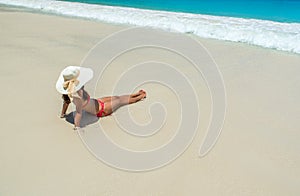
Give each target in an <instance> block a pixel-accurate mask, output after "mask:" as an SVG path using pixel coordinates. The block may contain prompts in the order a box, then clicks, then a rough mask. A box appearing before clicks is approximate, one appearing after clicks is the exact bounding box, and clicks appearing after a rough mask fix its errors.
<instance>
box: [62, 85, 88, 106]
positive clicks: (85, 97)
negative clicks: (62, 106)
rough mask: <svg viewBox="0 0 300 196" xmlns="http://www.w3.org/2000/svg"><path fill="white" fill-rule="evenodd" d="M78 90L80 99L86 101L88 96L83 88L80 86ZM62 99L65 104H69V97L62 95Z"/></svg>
mask: <svg viewBox="0 0 300 196" xmlns="http://www.w3.org/2000/svg"><path fill="white" fill-rule="evenodd" d="M80 90H82V99H83V100H87V99H88V97H89V94H88V93H87V92H86V91H85V90H84V86H82V87H81V89H80ZM62 98H63V100H64V103H67V104H69V103H71V99H70V97H69V95H62Z"/></svg>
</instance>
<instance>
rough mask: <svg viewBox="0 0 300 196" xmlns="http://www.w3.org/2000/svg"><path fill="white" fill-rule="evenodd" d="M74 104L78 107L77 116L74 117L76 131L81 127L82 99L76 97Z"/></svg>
mask: <svg viewBox="0 0 300 196" xmlns="http://www.w3.org/2000/svg"><path fill="white" fill-rule="evenodd" d="M73 102H74V104H75V106H76V114H75V117H74V126H75V127H74V130H76V129H77V128H78V127H80V120H81V116H82V99H80V98H77V97H74V99H73Z"/></svg>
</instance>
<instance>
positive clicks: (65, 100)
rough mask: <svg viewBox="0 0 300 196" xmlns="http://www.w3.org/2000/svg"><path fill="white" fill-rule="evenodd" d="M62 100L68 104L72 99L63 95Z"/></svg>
mask: <svg viewBox="0 0 300 196" xmlns="http://www.w3.org/2000/svg"><path fill="white" fill-rule="evenodd" d="M62 98H63V100H64V103H67V104H69V103H71V99H70V97H69V96H68V95H62Z"/></svg>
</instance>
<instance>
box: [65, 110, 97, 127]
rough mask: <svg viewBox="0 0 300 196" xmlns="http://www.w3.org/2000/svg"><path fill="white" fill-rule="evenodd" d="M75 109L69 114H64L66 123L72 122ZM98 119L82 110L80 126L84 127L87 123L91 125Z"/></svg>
mask: <svg viewBox="0 0 300 196" xmlns="http://www.w3.org/2000/svg"><path fill="white" fill-rule="evenodd" d="M75 113H76V112H75V111H73V112H70V113H69V114H67V115H66V116H65V119H66V121H67V122H68V123H71V124H74V116H75ZM98 120H99V118H98V117H97V116H95V115H92V114H90V113H88V112H85V111H83V112H82V117H81V121H80V126H81V127H85V126H87V125H91V124H94V123H96V122H97V121H98Z"/></svg>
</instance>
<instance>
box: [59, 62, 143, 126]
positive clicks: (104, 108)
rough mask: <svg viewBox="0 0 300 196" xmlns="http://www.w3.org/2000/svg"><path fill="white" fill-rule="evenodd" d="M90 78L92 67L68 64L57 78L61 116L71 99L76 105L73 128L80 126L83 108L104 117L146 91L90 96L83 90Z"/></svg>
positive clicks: (141, 96)
mask: <svg viewBox="0 0 300 196" xmlns="http://www.w3.org/2000/svg"><path fill="white" fill-rule="evenodd" d="M92 78H93V70H92V69H90V68H85V67H77V66H69V67H66V68H65V69H64V70H63V71H62V72H61V74H60V76H59V78H58V80H57V83H56V89H57V91H58V92H59V93H61V94H63V100H64V102H63V107H62V111H61V118H64V117H65V115H66V111H67V109H68V106H69V104H70V103H71V100H72V102H73V103H74V104H75V106H76V114H75V117H74V130H76V129H77V128H78V127H80V120H81V116H82V111H83V110H84V111H86V112H88V113H91V114H93V115H96V116H97V117H104V116H107V115H110V114H112V113H113V112H114V111H115V110H117V109H118V108H120V107H121V106H124V105H128V104H131V103H136V102H138V101H141V100H142V99H144V98H146V92H145V91H143V90H140V91H139V92H137V93H135V94H131V95H123V96H111V97H103V98H100V99H93V98H90V95H89V94H88V93H87V92H86V91H85V90H84V85H85V84H86V83H87V82H88V81H89V80H91V79H92Z"/></svg>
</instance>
